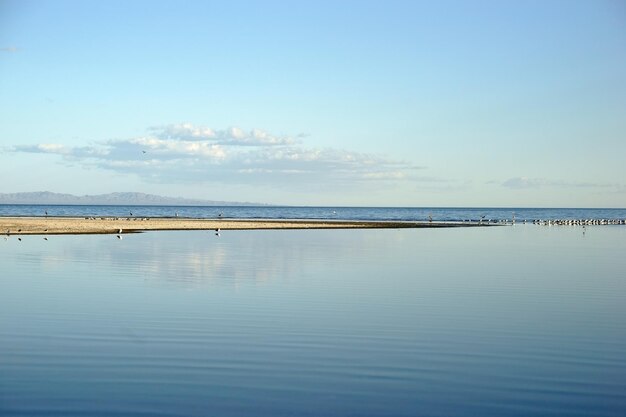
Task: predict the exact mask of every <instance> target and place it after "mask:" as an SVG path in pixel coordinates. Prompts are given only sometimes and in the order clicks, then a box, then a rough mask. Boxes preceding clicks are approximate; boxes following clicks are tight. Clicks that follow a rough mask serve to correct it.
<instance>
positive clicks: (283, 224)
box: [0, 217, 487, 235]
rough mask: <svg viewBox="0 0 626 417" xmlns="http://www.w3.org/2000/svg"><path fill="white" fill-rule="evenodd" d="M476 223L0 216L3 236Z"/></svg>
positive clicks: (371, 227)
mask: <svg viewBox="0 0 626 417" xmlns="http://www.w3.org/2000/svg"><path fill="white" fill-rule="evenodd" d="M485 225H487V224H485V223H483V224H479V223H476V222H415V221H413V222H404V221H402V222H400V221H353V220H332V221H331V220H307V219H302V220H258V219H253V220H251V219H198V218H179V217H176V218H166V217H0V233H2V234H4V235H7V234H9V235H18V234H19V235H44V234H52V235H55V234H118V233H120V229H121V230H122V232H121V233H138V232H144V231H152V230H215V229H218V228H219V229H221V230H255V229H399V228H433V227H463V226H485Z"/></svg>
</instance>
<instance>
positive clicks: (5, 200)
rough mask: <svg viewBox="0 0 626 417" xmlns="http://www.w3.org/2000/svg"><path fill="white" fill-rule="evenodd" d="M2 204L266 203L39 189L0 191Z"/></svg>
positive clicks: (251, 204)
mask: <svg viewBox="0 0 626 417" xmlns="http://www.w3.org/2000/svg"><path fill="white" fill-rule="evenodd" d="M0 204H66V205H76V204H82V205H124V206H130V205H137V206H262V205H265V204H259V203H248V202H245V203H244V202H235V201H213V200H195V199H187V198H176V197H163V196H159V195H154V194H145V193H110V194H99V195H81V196H76V195H72V194H60V193H52V192H49V191H38V192H31V193H10V194H3V193H0Z"/></svg>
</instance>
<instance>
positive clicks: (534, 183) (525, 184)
mask: <svg viewBox="0 0 626 417" xmlns="http://www.w3.org/2000/svg"><path fill="white" fill-rule="evenodd" d="M501 185H502V186H503V187H507V188H513V189H524V188H543V187H553V188H611V187H619V184H612V183H595V182H575V181H563V180H550V179H547V178H529V177H513V178H509V179H508V180H506V181H504V182H502V183H501Z"/></svg>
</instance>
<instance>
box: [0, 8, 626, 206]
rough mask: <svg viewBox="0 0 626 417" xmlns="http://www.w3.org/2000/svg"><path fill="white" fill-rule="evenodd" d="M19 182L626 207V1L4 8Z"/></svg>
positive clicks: (3, 71)
mask: <svg viewBox="0 0 626 417" xmlns="http://www.w3.org/2000/svg"><path fill="white" fill-rule="evenodd" d="M0 178H1V179H2V180H1V181H0V193H13V192H27V191H52V192H60V193H71V194H76V195H85V194H102V193H109V192H123V191H133V192H144V193H150V194H159V195H164V196H170V197H187V198H200V199H208V200H222V201H249V202H258V203H267V204H285V205H328V206H332V205H337V206H407V207H428V206H431V207H432V206H440V207H441V206H456V207H467V206H476V207H626V3H625V2H623V1H600V0H594V1H591V0H589V1H582V0H581V1H523V2H514V1H436V2H435V1H430V2H425V1H424V2H422V1H393V0H386V1H365V0H360V1H342V2H336V1H315V2H289V1H197V2H195V1H185V2H179V1H154V0H152V1H132V2H127V1H106V2H101V1H100V2H96V1H64V0H55V1H28V0H20V1H7V0H0Z"/></svg>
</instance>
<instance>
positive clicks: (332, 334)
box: [0, 225, 626, 416]
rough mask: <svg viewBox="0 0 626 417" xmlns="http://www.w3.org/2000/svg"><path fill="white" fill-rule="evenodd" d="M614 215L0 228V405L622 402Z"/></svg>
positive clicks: (176, 410)
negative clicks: (382, 224) (486, 223)
mask: <svg viewBox="0 0 626 417" xmlns="http://www.w3.org/2000/svg"><path fill="white" fill-rule="evenodd" d="M624 253H626V227H623V226H597V227H587V228H586V230H585V233H584V234H583V229H582V228H579V227H555V228H547V227H540V226H534V225H517V226H501V227H490V228H454V229H401V230H371V229H368V230H257V231H223V233H222V234H221V236H220V237H217V236H215V234H214V233H209V232H204V231H188V232H149V233H141V234H128V235H124V239H123V240H118V239H116V238H115V236H112V235H85V236H49V240H48V241H44V240H43V238H42V237H41V236H23V237H22V241H18V240H17V238H16V236H11V237H9V238H8V239H7V240H6V241H0V266H1V271H0V415H2V416H5V415H6V416H41V415H58V416H205V415H215V416H249V415H255V416H346V415H355V416H356V415H358V416H531V415H536V416H546V415H552V416H623V415H624V412H625V410H626V395H625V393H626V354H625V353H624V352H626V302H625V301H626V299H625V298H626V297H625V296H626V274H624V271H626V257H625V256H624Z"/></svg>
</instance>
